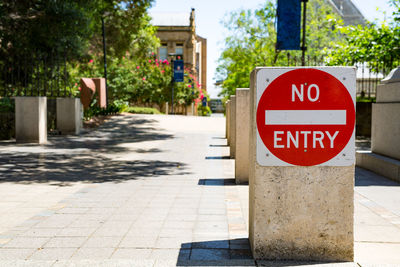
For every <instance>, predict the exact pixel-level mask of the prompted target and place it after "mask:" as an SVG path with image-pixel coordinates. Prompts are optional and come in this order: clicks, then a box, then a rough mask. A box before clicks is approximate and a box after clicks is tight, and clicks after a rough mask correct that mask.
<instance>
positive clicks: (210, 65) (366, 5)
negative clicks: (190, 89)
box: [149, 0, 392, 98]
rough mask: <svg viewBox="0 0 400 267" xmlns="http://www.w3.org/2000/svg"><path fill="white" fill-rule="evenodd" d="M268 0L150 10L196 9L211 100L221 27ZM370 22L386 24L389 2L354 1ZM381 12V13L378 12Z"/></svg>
mask: <svg viewBox="0 0 400 267" xmlns="http://www.w3.org/2000/svg"><path fill="white" fill-rule="evenodd" d="M264 2H265V0H245V1H243V0H155V2H154V3H153V6H152V7H151V8H150V10H149V12H150V14H151V13H164V12H165V13H181V12H185V13H186V12H187V13H190V11H191V8H195V17H196V18H195V21H196V33H197V35H200V36H201V37H204V38H206V39H207V91H208V93H209V94H210V96H211V98H215V97H217V95H218V93H219V89H218V88H215V86H214V82H215V79H214V78H215V70H216V68H217V65H218V64H217V60H218V58H219V55H220V53H221V52H222V50H223V48H224V45H223V42H224V38H225V37H226V36H227V35H226V34H227V31H226V30H225V28H224V27H223V25H222V24H221V21H223V20H224V19H225V18H227V17H228V14H229V13H230V12H231V11H235V10H238V9H242V8H245V9H255V8H258V7H260V6H261V5H262V4H263V3H264ZM353 3H354V4H355V5H356V6H357V7H358V9H359V10H360V11H361V13H362V14H363V15H364V17H365V18H366V19H367V20H370V21H372V20H375V19H377V20H378V21H383V20H384V19H385V16H384V14H383V12H385V11H386V13H387V15H390V14H391V13H392V9H391V7H390V6H389V4H388V3H387V1H386V0H353ZM377 9H378V10H377Z"/></svg>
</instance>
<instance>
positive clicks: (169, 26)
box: [152, 8, 207, 90]
mask: <svg viewBox="0 0 400 267" xmlns="http://www.w3.org/2000/svg"><path fill="white" fill-rule="evenodd" d="M152 24H153V25H154V26H157V37H158V38H159V39H160V41H161V47H160V48H159V51H158V57H159V59H161V60H164V59H172V58H176V57H178V56H179V57H180V58H183V61H184V64H185V67H187V68H189V69H191V70H192V72H193V73H194V74H195V76H196V77H197V80H198V82H199V83H200V85H201V87H202V88H203V89H204V90H207V39H205V38H203V37H201V36H199V35H197V34H196V23H195V10H194V8H192V10H191V12H190V13H153V14H152ZM171 54H173V56H172V55H171Z"/></svg>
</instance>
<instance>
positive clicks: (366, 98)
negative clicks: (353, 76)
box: [356, 96, 376, 103]
mask: <svg viewBox="0 0 400 267" xmlns="http://www.w3.org/2000/svg"><path fill="white" fill-rule="evenodd" d="M356 101H357V102H368V103H369V102H372V103H375V102H376V98H375V97H370V98H368V97H362V96H357V98H356Z"/></svg>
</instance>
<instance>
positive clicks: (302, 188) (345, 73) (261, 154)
mask: <svg viewBox="0 0 400 267" xmlns="http://www.w3.org/2000/svg"><path fill="white" fill-rule="evenodd" d="M295 70H296V72H295ZM297 70H301V71H299V72H297ZM313 70H314V71H313ZM315 72H318V75H319V73H320V72H321V73H325V74H323V75H325V76H324V77H326V76H329V75H327V73H328V74H330V76H332V77H334V78H336V79H333V80H334V81H333V82H332V84H333V85H328V86H326V84H325V85H323V84H320V82H321V83H322V81H326V79H325V80H324V79H322V78H318V77H316V76H318V75H315ZM336 72H339V73H340V76H336V75H333V74H332V73H336ZM284 74H285V75H286V76H285V75H284ZM288 75H294V76H291V77H297V79H298V80H296V81H295V82H292V80H291V79H289V78H287V77H288ZM321 75H322V74H321ZM281 77H284V79H281ZM321 77H322V76H321ZM278 79H280V80H278ZM278 81H280V82H282V83H280V82H278ZM300 83H302V84H303V85H305V86H304V87H300V86H299V85H300ZM338 84H342V85H343V86H342V87H343V88H345V89H347V90H348V92H347V93H348V95H346V96H345V97H344V96H341V95H339V96H340V97H339V98H338V99H337V100H336V101H337V103H339V104H341V103H343V102H345V101H350V102H353V104H351V103H350V105H349V110H346V113H344V114H346V115H345V117H344V119H345V120H344V124H345V125H344V126H343V128H344V127H348V128H349V129H351V128H353V131H352V133H350V134H351V135H350V136H349V135H347V136H346V138H343V139H341V140H342V141H341V142H345V141H346V144H343V145H344V146H345V148H344V149H343V150H342V152H340V153H339V154H335V156H334V157H333V158H331V159H329V160H328V161H326V162H324V163H320V164H315V165H309V166H304V165H303V166H302V165H299V164H293V163H292V164H290V163H285V162H283V163H282V161H283V160H282V157H281V155H279V154H278V153H279V149H289V148H288V147H289V145H286V144H292V146H291V147H290V148H296V146H293V144H294V141H296V140H294V139H295V136H296V135H295V134H294V133H293V136H292V137H293V139H290V138H289V137H288V138H287V139H286V137H285V136H284V135H280V134H281V131H282V132H283V131H284V129H286V130H287V129H293V128H290V127H292V126H290V125H289V126H288V124H290V123H288V121H289V119H287V117H291V118H294V120H292V121H291V123H292V124H296V122H297V121H296V120H298V121H299V123H297V124H296V125H297V126H296V127H299V129H300V128H301V127H304V124H305V123H304V122H303V121H304V120H306V122H307V123H308V124H307V125H308V126H307V127H308V128H305V129H307V131H308V130H309V129H322V128H323V127H326V126H324V125H329V126H328V127H332V128H333V127H336V126H335V125H332V124H333V123H332V122H331V120H329V119H327V120H325V122H324V123H325V124H324V125H322V126H321V125H317V124H323V123H322V121H320V122H318V123H315V122H316V121H318V118H319V117H318V116H320V114H322V113H324V112H315V111H314V114H317V115H316V116H314V115H313V114H311V115H312V116H310V117H315V118H316V119H315V120H311V119H309V118H308V117H305V116H301V115H300V116H299V113H298V112H297V111H294V112H291V111H293V109H295V108H298V109H299V110H300V109H303V110H304V108H303V107H304V105H305V104H307V105H308V104H309V108H310V109H314V110H318V109H319V110H323V109H324V108H323V107H322V106H321V105H322V104H321V103H320V102H323V100H324V101H325V100H330V99H332V95H329V92H336V90H337V89H336V88H338V86H337V85H338ZM307 85H308V88H310V87H312V88H311V89H313V90H314V91H312V93H311V90H309V91H310V93H309V94H308V95H307V90H306V89H307ZM318 85H319V88H320V91H318V92H317V93H319V95H316V94H315V91H316V89H315V88H317V87H316V86H318ZM342 87H341V88H342ZM273 88H275V89H276V92H277V93H275V95H273V96H275V97H277V98H276V99H278V102H279V101H280V100H279V99H283V100H284V101H286V102H285V103H283V102H282V103H283V104H281V103H279V104H281V106H279V108H280V109H281V110H280V111H282V112H281V113H282V114H284V115H282V116H280V117H278V118H274V117H273V115H271V116H270V117H268V114H274V112H276V107H277V106H276V105H275V104H274V102H277V101H276V100H275V98H274V97H271V95H268V94H264V93H266V92H268V93H269V92H271V91H272V90H273ZM299 88H304V90H306V91H304V90H303V92H302V91H301V90H300V89H299ZM294 89H296V91H293V90H294ZM260 90H261V91H260ZM304 92H306V95H304ZM327 95H328V96H327ZM301 97H303V99H305V101H304V102H301V101H300V100H299V99H300V98H301ZM307 97H308V98H309V99H311V101H308V99H307ZM318 97H319V99H317V98H318ZM265 99H267V100H266V101H267V103H269V104H271V103H272V104H271V106H268V108H264V107H267V105H265V106H263V102H262V101H264V100H265ZM292 100H294V101H292ZM295 101H297V103H295V104H293V103H292V102H295ZM312 101H314V102H312ZM306 102H310V103H306ZM260 103H261V104H260ZM264 103H265V102H264ZM354 103H355V70H354V69H351V68H326V67H325V68H324V67H321V68H319V69H311V68H297V69H294V68H257V69H255V70H253V72H252V73H251V82H250V107H251V111H250V143H249V147H250V151H249V153H250V155H249V156H250V165H249V239H250V245H251V249H252V252H253V256H254V258H255V259H272V260H275V259H281V260H308V261H309V260H312V261H353V258H354V256H353V254H354V252H353V251H354V250H353V246H354V232H353V216H354V211H353V209H354V202H353V201H354V174H355V172H354V171H355V170H354V124H355V110H354V106H355V105H354ZM273 105H275V106H273ZM313 105H315V106H316V107H317V108H313V107H315V106H313ZM351 105H353V109H352V108H351ZM260 107H261V108H260ZM274 107H275V109H274ZM325 109H326V110H328V109H333V108H332V105H331V106H329V105H328V106H327V107H326V108H325ZM270 110H272V112H271V113H268V112H269V111H270ZM311 112H313V111H311ZM311 112H310V113H311ZM335 112H336V111H333V113H335ZM300 113H301V112H300ZM310 113H308V114H310ZM285 114H286V115H288V116H285ZM335 114H336V113H335ZM340 114H343V113H340ZM340 114H339V115H340ZM346 116H347V117H346ZM333 117H334V116H333ZM305 118H306V119H305ZM342 118H343V117H342ZM285 120H286V122H285ZM282 122H285V123H282ZM339 123H342V121H340V122H339ZM339 123H338V124H339ZM282 124H285V125H283V126H282ZM342 124H343V123H342ZM268 127H272V128H268ZM285 127H286V128H285ZM313 127H314V128H313ZM337 127H342V126H341V125H339V126H337ZM265 129H268V131H270V130H272V131H277V134H275V133H274V134H272V135H270V137H268V135H264V134H265V132H267V130H265ZM329 129H331V128H329ZM346 129H347V128H346ZM263 131H265V132H263ZM287 131H289V130H287ZM320 131H321V130H320ZM268 134H269V132H268ZM341 134H342V132H340V133H338V138H339V137H341ZM263 137H264V138H265V137H266V138H267V139H268V138H271V139H273V142H272V147H271V146H269V145H267V144H268V141H270V140H267V143H265V141H264V139H262V138H263ZM311 137H312V134H310V135H309V136H308V137H307V138H309V139H310V140H311ZM305 138H306V137H305ZM305 138H304V139H305ZM287 140H289V141H288V142H287V143H286V141H287ZM290 140H292V141H293V140H294V141H293V142H292V143H290ZM343 140H344V141H343ZM321 142H322V141H321ZM324 142H325V143H320V147H319V148H322V147H325V148H326V149H328V150H329V148H330V147H329V141H328V140H324ZM338 143H339V144H338V146H340V145H342V144H341V143H340V142H338ZM297 144H301V145H304V149H299V150H296V151H295V152H298V156H296V157H294V159H295V160H298V161H302V160H305V161H307V160H311V158H309V157H308V156H307V155H308V154H307V153H309V154H311V153H314V152H315V151H313V150H312V149H314V145H313V144H312V141H308V144H309V145H308V146H307V145H306V144H307V143H305V142H304V141H300V142H299V143H297ZM321 144H324V145H325V146H323V145H321ZM334 144H336V143H334ZM284 147H285V148H284ZM315 147H317V146H315ZM274 149H275V150H274ZM315 149H316V148H315ZM277 150H278V152H276V151H277ZM271 151H273V152H271ZM287 151H289V150H287ZM274 153H275V154H274ZM289 153H290V152H289ZM303 154H304V155H305V156H302V155H303ZM276 155H279V157H281V158H279V157H278V156H276ZM284 156H288V155H287V154H284ZM323 156H324V155H323ZM321 157H322V156H321ZM263 160H265V162H264V161H263ZM316 160H319V159H318V157H316ZM275 162H278V163H279V164H275ZM266 163H270V165H269V166H267V165H266ZM335 164H339V165H335ZM340 164H341V165H340Z"/></svg>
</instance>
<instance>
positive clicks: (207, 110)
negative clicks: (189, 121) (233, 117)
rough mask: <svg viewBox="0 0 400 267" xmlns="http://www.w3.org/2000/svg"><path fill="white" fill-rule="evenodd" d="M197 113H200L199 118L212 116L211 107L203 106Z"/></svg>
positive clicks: (198, 108) (199, 107)
mask: <svg viewBox="0 0 400 267" xmlns="http://www.w3.org/2000/svg"><path fill="white" fill-rule="evenodd" d="M197 111H198V113H199V116H210V115H211V113H212V112H211V109H210V107H209V106H203V105H200V106H198V107H197Z"/></svg>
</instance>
